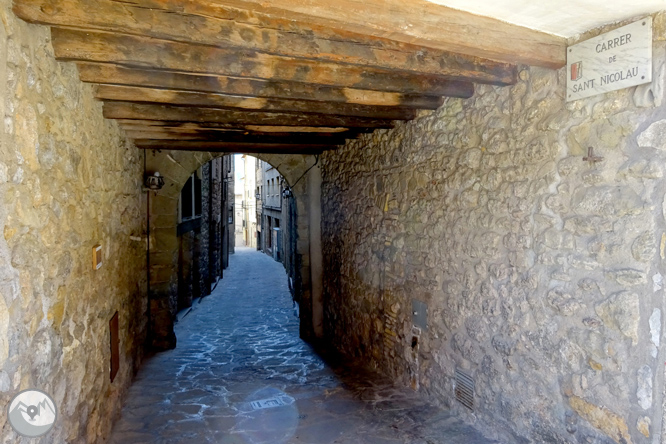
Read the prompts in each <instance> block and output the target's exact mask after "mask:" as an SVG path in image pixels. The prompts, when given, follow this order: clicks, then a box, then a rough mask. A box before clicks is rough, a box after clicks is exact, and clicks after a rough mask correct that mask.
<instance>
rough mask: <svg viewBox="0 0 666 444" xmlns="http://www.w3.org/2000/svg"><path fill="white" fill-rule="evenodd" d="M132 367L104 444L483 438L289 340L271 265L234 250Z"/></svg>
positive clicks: (288, 314)
mask: <svg viewBox="0 0 666 444" xmlns="http://www.w3.org/2000/svg"><path fill="white" fill-rule="evenodd" d="M176 334H177V336H178V347H177V348H176V349H175V350H171V351H168V352H164V353H160V354H158V355H156V356H154V357H152V358H150V359H149V360H148V361H147V362H146V363H145V364H144V366H143V367H142V369H141V371H140V372H139V375H138V377H137V379H136V382H135V383H134V384H133V385H132V387H131V388H130V393H129V396H128V399H127V401H126V402H125V405H124V407H123V411H122V416H121V419H120V420H119V421H118V422H117V423H116V425H115V427H114V429H113V433H112V436H111V438H110V443H112V444H128V443H132V444H140V443H197V444H206V443H211V444H212V443H216V444H264V443H265V444H286V443H312V444H325V443H339V444H344V443H349V444H352V443H353V444H398V443H418V444H421V443H422V444H426V443H447V444H475V443H480V444H485V443H490V441H488V440H485V439H484V438H483V437H481V436H480V435H478V434H477V433H475V432H474V431H473V430H472V429H471V428H469V427H468V426H466V425H464V424H462V423H461V422H460V421H459V420H457V419H455V418H454V417H452V416H451V415H449V414H448V413H447V412H446V411H442V410H439V409H437V408H434V407H432V406H430V405H428V404H427V403H426V402H425V401H423V400H421V399H420V398H419V397H418V395H417V394H416V393H414V392H413V391H411V390H409V389H396V388H393V387H391V384H390V381H387V380H383V379H382V378H379V377H376V376H375V377H369V376H367V374H366V375H364V374H363V373H361V372H356V371H351V370H347V371H338V372H334V371H333V370H332V369H331V368H330V367H328V366H327V365H326V364H325V363H324V361H323V360H322V359H321V358H320V357H319V356H318V355H317V354H316V353H314V352H313V350H312V349H311V348H310V347H309V346H308V345H307V344H305V343H304V342H303V341H301V340H300V339H299V337H298V320H297V318H296V317H295V315H294V310H293V307H292V302H291V296H290V294H289V290H288V288H287V284H286V276H285V273H284V269H283V268H282V266H281V264H279V263H277V262H275V261H273V259H271V258H270V257H268V256H266V255H264V254H263V253H259V252H256V251H253V250H250V249H243V248H237V249H236V254H235V255H234V256H232V257H231V264H230V267H229V269H228V270H225V277H224V279H223V280H221V281H220V283H219V284H218V286H217V288H216V289H215V291H214V292H213V294H212V295H211V296H209V297H206V298H204V299H203V300H202V302H201V303H200V304H198V303H197V304H196V305H195V309H194V310H193V311H192V312H191V313H189V314H188V315H187V316H185V317H184V318H183V319H182V321H181V322H179V323H178V324H177V326H176Z"/></svg>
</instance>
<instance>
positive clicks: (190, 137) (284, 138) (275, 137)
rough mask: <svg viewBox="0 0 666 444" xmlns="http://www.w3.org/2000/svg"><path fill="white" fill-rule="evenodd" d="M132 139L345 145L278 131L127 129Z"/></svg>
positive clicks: (340, 141)
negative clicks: (268, 132)
mask: <svg viewBox="0 0 666 444" xmlns="http://www.w3.org/2000/svg"><path fill="white" fill-rule="evenodd" d="M125 133H126V134H127V136H128V137H129V138H130V139H134V140H155V141H208V142H226V143H231V142H236V143H282V144H284V143H296V144H300V145H306V144H309V145H343V144H344V143H345V141H346V138H344V137H340V136H337V137H333V136H329V135H320V134H318V133H311V134H303V133H290V134H285V133H276V134H247V133H242V132H237V133H221V132H215V131H201V132H196V133H174V132H162V131H133V130H125Z"/></svg>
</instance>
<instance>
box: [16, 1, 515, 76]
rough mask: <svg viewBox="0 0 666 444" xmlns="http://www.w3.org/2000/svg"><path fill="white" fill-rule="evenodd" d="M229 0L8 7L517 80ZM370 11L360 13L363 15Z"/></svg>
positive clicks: (118, 26)
mask: <svg viewBox="0 0 666 444" xmlns="http://www.w3.org/2000/svg"><path fill="white" fill-rule="evenodd" d="M228 3H230V2H214V1H201V0H196V1H195V0H185V1H164V0H158V1H156V0H132V2H127V1H115V0H59V1H58V2H54V1H52V0H15V2H14V11H15V13H16V14H17V15H18V16H19V17H21V18H23V19H24V20H27V21H30V22H33V23H41V24H47V25H54V26H60V27H73V28H77V29H84V30H102V31H109V32H114V33H123V34H133V35H140V36H147V37H154V38H157V39H162V40H171V41H177V42H186V43H196V44H201V45H210V46H213V47H232V48H237V49H241V50H247V51H253V52H254V51H259V52H263V53H269V54H275V55H282V56H286V57H295V58H308V59H318V60H320V61H329V62H341V63H348V64H354V65H362V66H366V67H378V68H384V69H391V70H401V71H412V72H418V73H425V74H433V75H445V76H452V77H459V78H460V77H464V78H469V79H473V80H474V81H476V82H481V83H492V84H507V82H508V83H513V82H515V67H513V66H511V65H509V64H506V63H499V62H494V61H490V60H483V59H481V58H479V57H475V56H467V55H460V54H453V53H451V52H447V51H442V50H440V49H434V48H428V47H427V45H418V46H417V45H412V44H409V43H404V42H397V41H392V40H390V39H387V38H385V37H377V36H373V35H368V34H366V33H355V32H349V31H348V30H345V29H327V28H326V27H322V26H321V25H317V23H316V22H315V23H313V22H312V21H311V20H310V19H309V17H307V16H304V17H300V21H295V20H294V19H293V18H290V17H284V18H281V17H278V18H275V17H272V16H271V15H270V14H262V13H261V12H258V11H257V8H256V7H255V5H253V4H252V3H251V2H248V3H246V4H243V3H239V4H240V5H241V6H244V8H239V7H238V6H233V5H230V4H228ZM433 6H434V5H433ZM368 17H371V16H368ZM368 17H364V18H363V19H364V20H368ZM315 19H316V18H315ZM371 21H374V18H373V19H372V20H371ZM498 23H499V22H498ZM441 31H442V30H439V32H441Z"/></svg>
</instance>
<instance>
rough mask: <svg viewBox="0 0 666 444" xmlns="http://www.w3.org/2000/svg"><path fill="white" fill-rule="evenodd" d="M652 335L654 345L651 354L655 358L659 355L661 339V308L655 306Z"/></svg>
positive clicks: (651, 323)
mask: <svg viewBox="0 0 666 444" xmlns="http://www.w3.org/2000/svg"><path fill="white" fill-rule="evenodd" d="M650 336H651V337H652V346H651V347H650V354H651V355H652V357H653V358H656V357H657V353H658V351H659V349H658V347H659V343H660V341H661V310H659V309H658V308H655V309H654V311H653V312H652V316H650Z"/></svg>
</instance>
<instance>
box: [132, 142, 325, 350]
mask: <svg viewBox="0 0 666 444" xmlns="http://www.w3.org/2000/svg"><path fill="white" fill-rule="evenodd" d="M145 154H146V159H145V161H146V171H147V172H148V173H154V172H159V173H160V174H161V175H162V176H163V177H164V179H165V185H164V187H163V188H162V189H161V190H159V191H157V192H153V191H149V193H150V198H149V214H150V225H151V226H150V259H149V260H150V266H149V273H150V324H151V334H152V337H151V344H152V346H153V347H155V348H157V349H169V348H173V347H175V345H176V336H175V334H174V331H173V321H174V316H175V314H176V311H177V309H178V257H179V241H178V200H179V197H180V192H181V190H182V189H183V187H184V186H185V184H186V183H187V181H188V180H189V179H190V178H191V176H192V174H193V173H194V172H195V171H197V170H198V169H200V168H201V167H202V166H203V165H205V164H206V163H208V162H210V161H211V160H212V159H214V158H217V157H220V156H222V155H224V153H202V152H188V151H159V150H152V151H146V152H145ZM256 157H257V158H258V159H261V160H263V161H265V162H268V163H270V164H271V165H273V166H274V167H275V168H276V169H277V170H278V171H279V172H280V174H281V175H282V176H283V177H284V179H285V181H286V182H287V183H288V184H293V186H292V187H290V189H291V192H292V193H293V200H294V206H295V212H296V222H295V223H296V229H295V235H296V241H295V270H294V276H293V282H294V288H295V291H296V293H297V294H295V295H294V297H295V298H296V299H297V300H299V302H300V317H301V336H302V337H303V338H304V339H307V340H315V339H316V338H319V337H321V336H322V335H323V330H322V313H323V308H322V302H321V294H322V269H321V263H322V259H321V247H320V245H321V228H320V226H321V204H320V199H321V170H320V167H319V165H318V158H317V157H316V156H310V155H293V154H292V155H288V154H257V155H256Z"/></svg>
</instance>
